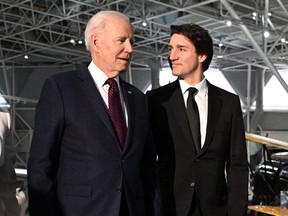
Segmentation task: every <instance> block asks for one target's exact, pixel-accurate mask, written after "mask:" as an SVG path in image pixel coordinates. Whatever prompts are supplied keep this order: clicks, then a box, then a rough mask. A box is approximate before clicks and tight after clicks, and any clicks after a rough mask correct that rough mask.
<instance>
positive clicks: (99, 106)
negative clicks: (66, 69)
mask: <svg viewBox="0 0 288 216" xmlns="http://www.w3.org/2000/svg"><path fill="white" fill-rule="evenodd" d="M77 73H78V77H79V78H80V79H81V82H80V88H81V89H82V91H83V92H84V94H85V95H86V96H87V98H88V100H89V101H90V103H91V104H92V106H93V108H94V110H95V112H96V113H97V114H98V116H99V118H100V119H101V120H102V121H103V122H104V124H105V126H106V127H107V129H108V131H109V132H110V133H111V135H112V136H113V137H114V139H115V141H116V142H117V143H118V139H117V137H116V134H115V132H114V128H113V125H112V123H111V120H110V117H109V114H108V112H107V108H106V105H105V103H104V101H103V99H102V96H101V94H100V92H99V90H98V89H97V87H96V85H95V83H94V80H93V78H92V76H91V74H90V72H89V71H88V69H87V68H81V69H80V70H78V71H77ZM118 146H119V145H118Z"/></svg>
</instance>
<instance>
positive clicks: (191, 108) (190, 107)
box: [186, 88, 201, 152]
mask: <svg viewBox="0 0 288 216" xmlns="http://www.w3.org/2000/svg"><path fill="white" fill-rule="evenodd" d="M188 91H189V96H188V99H187V109H186V110H187V117H188V121H189V126H190V130H191V133H192V136H193V140H194V143H195V147H196V151H197V152H199V151H200V149H201V135H200V119H199V110H198V106H197V103H196V101H195V98H194V95H195V93H196V92H197V91H198V90H197V89H196V88H189V89H188Z"/></svg>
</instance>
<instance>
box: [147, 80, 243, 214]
mask: <svg viewBox="0 0 288 216" xmlns="http://www.w3.org/2000/svg"><path fill="white" fill-rule="evenodd" d="M147 96H148V104H149V112H150V117H151V122H152V131H153V134H154V138H155V145H156V152H157V154H158V167H159V177H160V191H161V197H162V203H163V212H164V215H165V216H175V215H177V216H187V215H188V212H189V210H190V207H191V204H192V202H197V204H198V207H199V208H200V211H201V215H203V216H210V215H217V216H244V215H246V214H247V213H246V212H247V204H248V163H247V152H246V142H245V133H244V132H245V131H244V124H243V118H242V112H241V106H240V101H239V98H238V96H236V95H234V94H231V93H229V92H227V91H224V90H222V89H220V88H218V87H216V86H214V85H212V84H210V83H209V82H208V119H207V129H206V139H205V143H204V146H203V147H202V149H201V150H200V152H199V153H198V154H197V153H196V150H195V146H194V144H193V138H192V135H191V133H190V129H189V123H188V119H187V116H186V109H185V104H184V100H183V95H182V92H181V88H180V84H179V81H178V80H176V81H175V82H173V83H170V84H168V85H166V86H163V87H161V88H158V89H155V90H152V91H150V92H148V93H147ZM196 200H197V201H196Z"/></svg>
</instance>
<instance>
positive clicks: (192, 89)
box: [188, 87, 198, 96]
mask: <svg viewBox="0 0 288 216" xmlns="http://www.w3.org/2000/svg"><path fill="white" fill-rule="evenodd" d="M188 91H189V95H193V96H194V94H195V93H196V92H198V90H197V89H196V88H193V87H190V88H188Z"/></svg>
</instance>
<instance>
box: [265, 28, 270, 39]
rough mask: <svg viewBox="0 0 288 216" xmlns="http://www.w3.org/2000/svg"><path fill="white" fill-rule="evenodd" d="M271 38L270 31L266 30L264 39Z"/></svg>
mask: <svg viewBox="0 0 288 216" xmlns="http://www.w3.org/2000/svg"><path fill="white" fill-rule="evenodd" d="M269 36H270V33H269V31H267V30H265V31H264V37H265V38H268V37H269Z"/></svg>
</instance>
